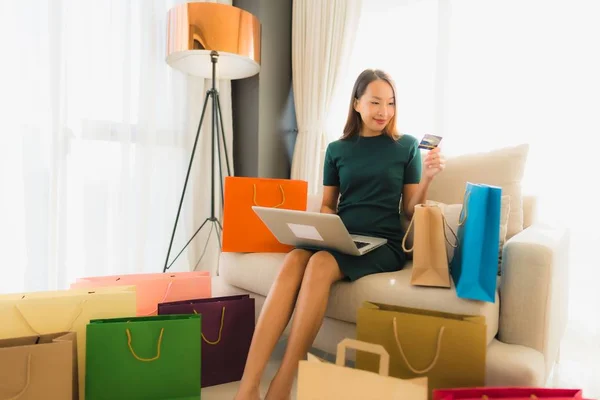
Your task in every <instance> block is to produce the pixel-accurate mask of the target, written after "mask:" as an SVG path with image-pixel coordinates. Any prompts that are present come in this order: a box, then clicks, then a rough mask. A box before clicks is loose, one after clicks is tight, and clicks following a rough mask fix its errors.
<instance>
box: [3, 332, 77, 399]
mask: <svg viewBox="0 0 600 400" xmlns="http://www.w3.org/2000/svg"><path fill="white" fill-rule="evenodd" d="M76 337H77V334H76V333H75V332H60V333H52V334H47V335H40V336H22V337H15V338H12V339H2V340H0V399H2V400H4V399H19V400H38V399H45V400H73V399H78V398H79V391H78V382H77V339H76Z"/></svg>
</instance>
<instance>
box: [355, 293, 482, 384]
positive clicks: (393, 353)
mask: <svg viewBox="0 0 600 400" xmlns="http://www.w3.org/2000/svg"><path fill="white" fill-rule="evenodd" d="M356 338H357V339H358V340H362V341H365V342H369V343H375V344H380V345H382V346H383V347H384V348H385V350H386V351H387V352H388V353H389V354H390V376H393V377H396V378H400V379H410V378H417V377H427V378H428V382H429V390H430V391H431V390H433V389H446V388H455V387H477V386H484V385H485V354H486V349H487V340H486V324H485V317H484V316H474V315H462V314H451V313H444V312H438V311H429V310H420V309H414V308H407V307H399V306H392V305H386V304H379V303H370V302H364V303H363V305H362V306H361V307H360V308H359V309H358V317H357V324H356ZM356 368H359V369H363V370H366V371H372V372H374V371H377V368H378V360H377V358H376V357H374V356H373V355H371V354H365V353H358V354H357V355H356ZM430 395H431V392H430Z"/></svg>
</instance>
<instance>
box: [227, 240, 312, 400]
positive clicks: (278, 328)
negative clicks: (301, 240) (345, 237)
mask: <svg viewBox="0 0 600 400" xmlns="http://www.w3.org/2000/svg"><path fill="white" fill-rule="evenodd" d="M312 255H313V252H311V251H307V250H300V249H294V250H292V251H291V252H289V253H288V254H287V256H286V257H285V261H284V262H283V265H282V266H281V269H280V270H279V274H278V275H277V279H275V282H274V283H273V286H271V289H270V290H269V294H268V296H267V299H266V300H265V304H264V305H263V308H262V311H261V313H260V316H259V318H258V322H257V323H256V329H255V330H254V336H253V337H252V343H251V345H250V351H249V353H248V359H247V360H246V366H245V369H244V376H243V377H242V381H241V384H240V388H239V389H238V393H237V395H236V397H235V399H236V400H257V399H259V396H260V392H259V385H260V379H261V377H262V374H263V372H264V369H265V366H266V365H267V362H268V361H269V358H270V357H271V353H272V352H273V349H274V348H275V345H276V344H277V341H278V340H279V338H280V337H281V334H282V333H283V331H284V329H285V327H286V326H287V324H288V322H289V321H290V317H291V315H292V311H293V310H294V305H295V303H296V297H297V296H298V290H299V289H300V283H301V282H302V278H303V276H304V271H305V269H306V266H307V264H308V260H309V259H310V257H311V256H312Z"/></svg>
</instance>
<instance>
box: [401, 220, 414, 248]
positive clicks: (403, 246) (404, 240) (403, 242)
mask: <svg viewBox="0 0 600 400" xmlns="http://www.w3.org/2000/svg"><path fill="white" fill-rule="evenodd" d="M414 220H415V215H414V214H413V216H412V218H411V219H410V224H408V228H406V233H405V234H404V237H403V238H402V250H404V252H405V253H411V252H412V251H413V250H414V248H415V244H414V242H413V246H412V247H411V248H410V249H407V248H406V239H407V238H408V234H409V233H410V230H411V228H412V227H413V222H414Z"/></svg>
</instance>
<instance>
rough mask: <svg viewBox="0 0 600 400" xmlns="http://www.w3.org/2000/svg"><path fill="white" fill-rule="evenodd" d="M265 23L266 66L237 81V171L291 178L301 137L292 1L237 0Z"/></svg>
mask: <svg viewBox="0 0 600 400" xmlns="http://www.w3.org/2000/svg"><path fill="white" fill-rule="evenodd" d="M233 5H234V6H235V7H239V8H241V9H244V10H246V11H248V12H250V13H252V14H254V15H255V16H256V17H258V19H259V20H260V22H261V29H262V38H261V70H260V73H259V74H258V75H257V76H253V77H251V78H246V79H241V80H235V81H233V82H232V107H233V159H234V169H235V175H237V176H259V177H265V178H289V176H290V167H291V159H292V152H293V146H294V143H295V139H296V131H297V126H296V116H295V112H294V103H293V93H292V63H291V61H292V57H291V54H292V49H291V41H292V0H234V1H233Z"/></svg>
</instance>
